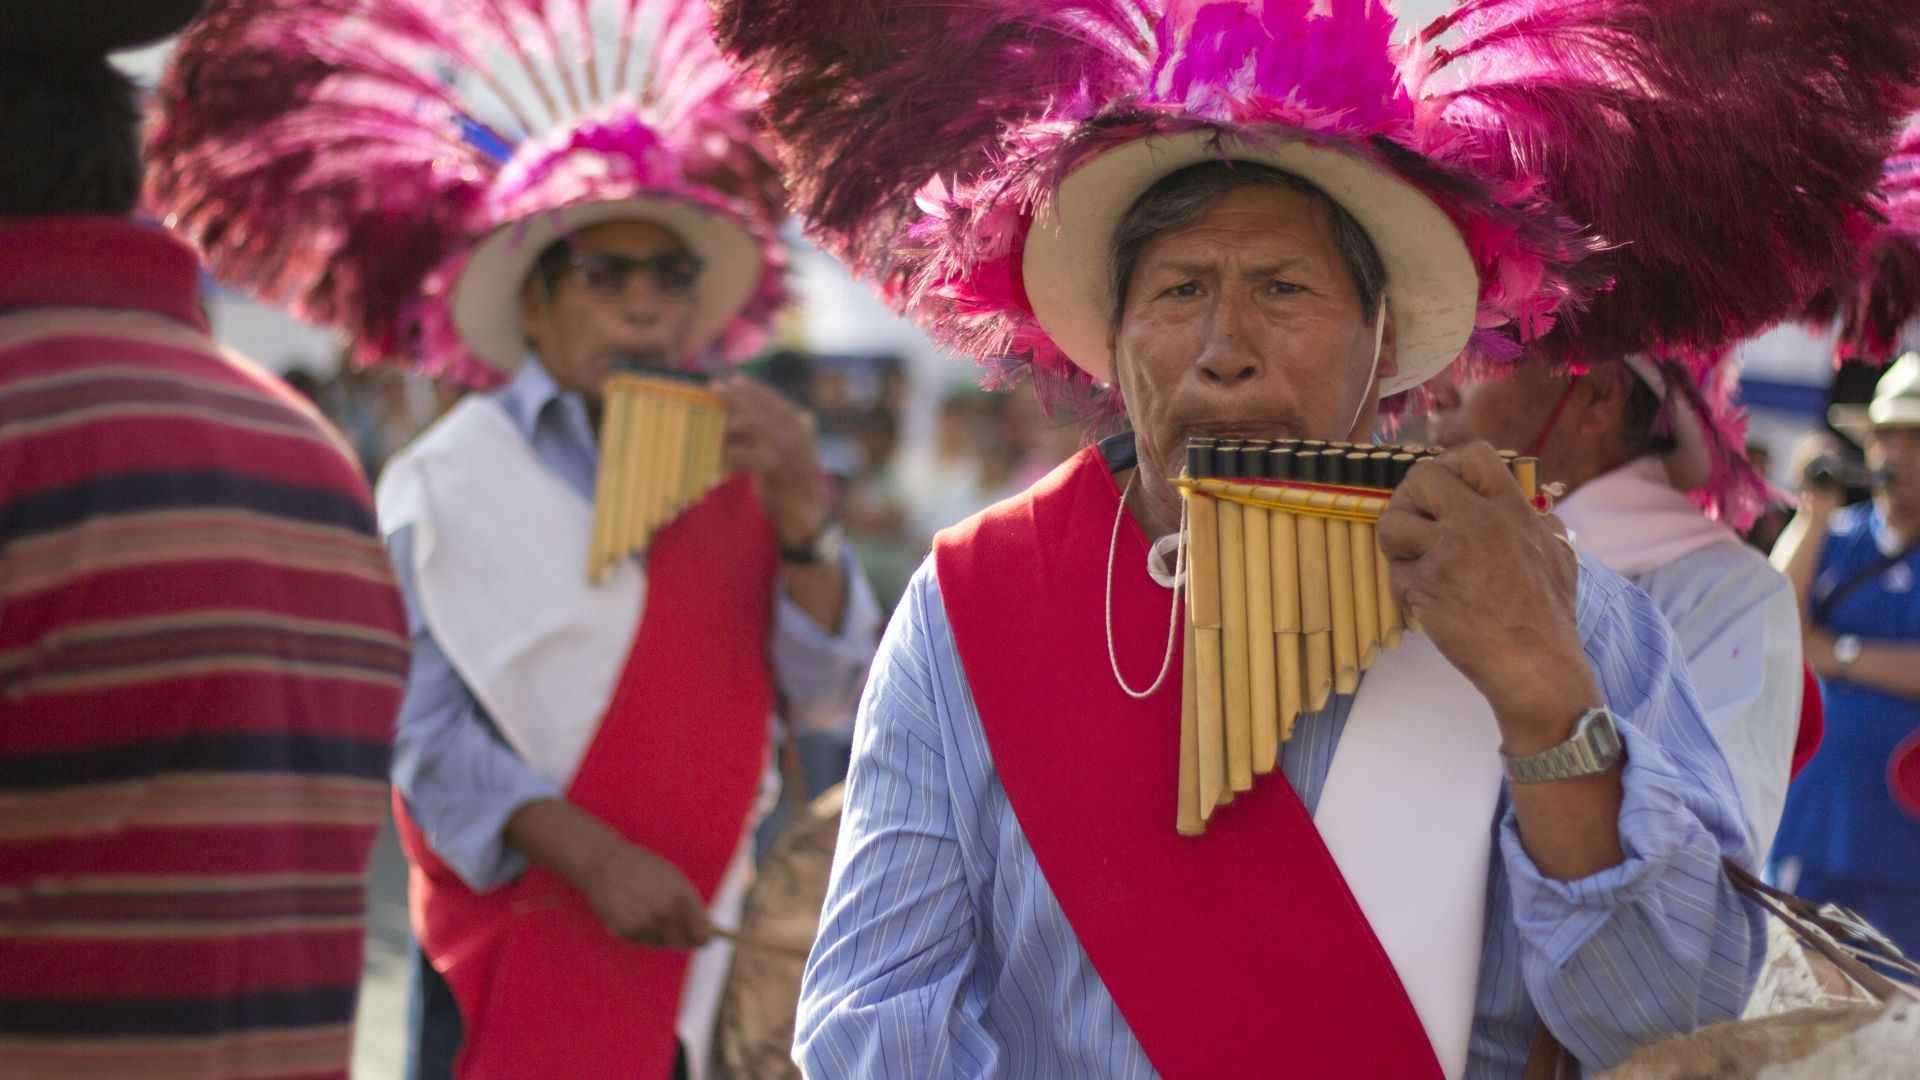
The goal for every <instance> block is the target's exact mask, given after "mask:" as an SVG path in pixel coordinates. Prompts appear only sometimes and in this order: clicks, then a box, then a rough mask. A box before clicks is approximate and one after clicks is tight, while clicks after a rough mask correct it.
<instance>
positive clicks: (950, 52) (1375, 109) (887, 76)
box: [715, 0, 1598, 391]
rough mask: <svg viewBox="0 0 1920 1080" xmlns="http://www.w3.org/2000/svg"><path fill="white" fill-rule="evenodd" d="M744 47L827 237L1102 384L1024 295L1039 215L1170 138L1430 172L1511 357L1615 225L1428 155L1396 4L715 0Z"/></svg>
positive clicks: (904, 303) (940, 305) (991, 365)
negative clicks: (1066, 182) (1584, 220)
mask: <svg viewBox="0 0 1920 1080" xmlns="http://www.w3.org/2000/svg"><path fill="white" fill-rule="evenodd" d="M715 6H716V8H717V9H718V11H719V13H720V17H719V19H718V21H717V22H716V34H717V35H718V36H719V38H720V40H721V44H722V45H723V47H725V48H727V49H728V51H729V52H731V53H732V54H734V55H736V56H738V57H739V58H740V59H741V60H742V61H743V62H744V63H745V64H747V65H748V66H749V67H752V68H754V69H757V70H758V71H759V72H760V73H761V74H762V76H763V77H764V80H765V82H766V84H767V89H768V98H767V103H766V106H765V109H764V111H765V113H766V115H767V117H768V119H769V121H770V123H771V125H772V127H773V128H774V130H775V132H776V133H777V134H778V135H779V136H780V138H781V141H782V148H783V161H784V164H785V166H786V168H787V175H788V178H789V182H790V185H791V187H792V189H793V192H794V198H795V206H796V208H797V209H798V210H799V212H800V213H801V214H802V215H803V216H804V217H805V218H806V219H807V221H808V223H809V225H810V226H811V232H812V235H813V236H814V237H815V239H816V240H818V241H819V242H820V243H821V244H822V245H823V246H825V247H826V248H827V249H828V250H830V251H832V252H834V253H835V254H837V255H839V256H840V257H842V258H843V259H844V260H846V261H847V262H848V263H849V264H850V265H851V266H853V268H854V269H855V270H856V271H857V272H861V273H864V274H867V275H870V276H872V277H874V278H875V279H877V281H878V282H879V285H880V287H881V289H882V292H883V295H885V296H886V297H887V298H888V299H889V300H890V301H891V302H893V303H894V304H895V305H896V306H898V307H899V308H901V309H902V310H904V311H906V312H908V313H909V314H911V315H913V316H915V317H916V319H917V320H918V321H919V322H920V323H921V324H922V325H923V326H924V327H926V328H927V329H928V330H929V331H930V332H931V333H932V334H933V335H934V336H935V338H936V339H938V340H939V341H941V342H942V343H943V344H945V345H947V346H949V347H951V348H953V349H955V350H957V351H959V352H962V353H964V354H967V355H971V356H974V357H977V358H979V359H981V360H982V362H983V363H986V364H987V365H988V371H989V378H990V379H992V378H997V377H1001V376H1004V375H1007V374H1010V373H1017V372H1019V371H1023V370H1029V369H1031V370H1032V372H1033V373H1034V374H1035V375H1036V377H1039V378H1041V379H1042V380H1046V381H1058V380H1064V381H1065V382H1066V383H1067V384H1069V385H1068V386H1067V387H1066V388H1065V389H1067V390H1069V391H1071V390H1078V389H1082V387H1076V386H1074V385H1072V384H1076V383H1078V384H1084V383H1086V381H1087V377H1086V376H1085V375H1083V374H1081V373H1080V372H1078V371H1076V370H1075V367H1074V365H1073V364H1072V362H1071V361H1069V360H1068V358H1067V357H1066V355H1065V354H1064V353H1063V351H1062V350H1061V348H1060V347H1059V345H1057V344H1056V343H1055V342H1054V341H1053V340H1052V339H1051V338H1050V337H1049V336H1048V334H1047V333H1046V332H1045V331H1044V330H1043V329H1042V328H1041V326H1040V325H1039V323H1038V321H1037V320H1036V319H1035V317H1034V315H1033V311H1032V306H1031V305H1030V303H1029V302H1028V300H1027V298H1026V295H1025V287H1024V283H1023V281H1022V258H1023V254H1024V249H1025V245H1026V238H1027V233H1028V230H1029V228H1030V227H1031V225H1032V223H1033V221H1034V219H1035V217H1036V216H1037V215H1038V214H1040V213H1042V212H1043V211H1044V210H1045V208H1046V207H1047V205H1048V202H1049V200H1050V199H1051V198H1052V197H1053V195H1054V193H1055V191H1056V189H1057V187H1058V186H1059V184H1060V183H1061V182H1062V180H1063V179H1064V178H1065V177H1066V176H1067V175H1068V174H1069V173H1071V172H1072V171H1073V170H1074V169H1075V168H1076V167H1078V166H1079V165H1081V164H1083V163H1085V162H1086V161H1088V160H1089V159H1091V158H1092V157H1094V156H1095V155H1097V154H1099V153H1100V152H1101V151H1104V150H1107V149H1111V148H1113V147H1116V146H1119V145H1121V144H1123V143H1127V142H1131V141H1133V140H1136V139H1140V138H1143V137H1147V136H1154V135H1167V134H1175V133H1184V132H1194V131H1200V132H1217V133H1219V134H1220V135H1221V136H1223V137H1226V138H1231V139H1233V140H1234V141H1236V142H1239V143H1242V144H1249V143H1251V144H1259V143H1276V144H1277V143H1282V142H1295V141H1300V140H1306V141H1308V142H1311V143H1312V144H1314V145H1317V146H1323V147H1329V148H1333V149H1337V150H1339V151H1343V152H1345V153H1347V154H1350V155H1353V156H1354V157H1355V158H1358V159H1360V160H1363V161H1366V162H1369V163H1371V164H1373V165H1375V166H1377V167H1378V168H1380V169H1382V170H1386V171H1387V172H1389V173H1391V174H1393V175H1394V176H1396V177H1398V178H1400V179H1401V180H1404V181H1406V182H1407V183H1410V184H1411V185H1412V186H1413V187H1415V188H1417V189H1418V190H1419V191H1420V192H1422V193H1423V194H1425V195H1426V196H1427V197H1428V198H1430V199H1431V200H1432V201H1433V202H1435V203H1437V204H1438V205H1439V206H1440V207H1441V208H1442V209H1443V210H1444V211H1445V212H1446V213H1447V214H1448V215H1449V217H1451V219H1452V220H1453V222H1454V223H1455V224H1456V225H1457V226H1458V228H1459V230H1460V232H1461V233H1462V234H1463V236H1464V238H1465V241H1466V244H1467V247H1468V249H1469V251H1470V253H1471V255H1472V259H1473V263H1474V265H1475V268H1476V269H1477V270H1478V272H1479V278H1480V289H1479V314H1478V318H1477V325H1478V327H1479V330H1478V331H1477V332H1476V333H1475V334H1474V337H1473V348H1474V349H1475V350H1476V351H1483V352H1486V353H1488V354H1490V355H1493V356H1497V357H1510V356H1511V355H1512V354H1513V352H1514V349H1515V346H1514V339H1515V338H1516V337H1530V336H1533V335H1536V334H1539V333H1542V332H1544V331H1545V330H1546V329H1547V328H1549V327H1551V326H1552V325H1553V320H1554V317H1555V315H1556V313H1557V312H1559V311H1560V310H1562V309H1563V308H1564V307H1565V306H1566V305H1567V304H1568V302H1569V301H1570V300H1571V299H1573V298H1574V297H1576V296H1577V295H1579V294H1580V293H1581V292H1583V291H1585V290H1587V289H1589V288H1591V287H1592V286H1593V285H1595V284H1597V282H1596V281H1595V280H1593V279H1591V277H1590V276H1589V275H1588V274H1587V273H1586V272H1585V271H1584V270H1583V268H1582V265H1581V264H1582V260H1583V259H1584V258H1585V257H1586V256H1588V255H1589V254H1590V253H1592V252H1593V251H1594V250H1596V249H1597V246H1598V245H1597V242H1596V241H1595V240H1594V238H1592V237H1590V236H1588V235H1586V234H1585V233H1584V232H1583V231H1582V230H1581V229H1580V228H1579V227H1578V226H1577V225H1576V224H1575V223H1574V222H1573V221H1572V220H1570V219H1568V218H1566V217H1564V216H1562V215H1560V214H1558V213H1557V212H1555V211H1554V210H1553V209H1552V208H1551V207H1549V206H1547V205H1545V204H1544V203H1543V202H1542V201H1541V200H1540V199H1539V198H1538V196H1537V194H1536V193H1535V191H1534V185H1533V184H1532V182H1531V180H1529V179H1524V178H1523V179H1521V180H1519V181H1517V182H1515V181H1510V180H1508V179H1506V178H1500V177H1487V176H1485V175H1481V174H1476V173H1474V172H1471V171H1469V170H1466V169H1461V168H1455V167H1453V166H1451V165H1449V164H1447V163H1446V162H1444V161H1441V160H1439V159H1437V158H1435V157H1433V156H1431V155H1430V154H1428V153H1427V152H1426V151H1427V149H1428V147H1427V146H1426V144H1425V142H1424V136H1423V132H1422V125H1421V123H1420V116H1419V111H1418V108H1417V102H1416V101H1415V100H1414V98H1413V96H1412V94H1411V93H1410V92H1409V88H1408V85H1407V83H1406V81H1405V80H1404V78H1403V76H1402V74H1401V72H1400V70H1399V68H1398V67H1397V50H1396V49H1395V48H1394V46H1393V42H1392V37H1393V33H1394V29H1395V26H1396V21H1395V18H1394V15H1393V12H1392V10H1391V8H1390V7H1389V6H1388V5H1387V4H1385V3H1383V2H1379V0H1352V2H1340V0H1335V2H1333V3H1331V4H1329V3H1316V2H1314V0H1266V2H1264V3H1259V2H1252V0H1231V2H1217V3H1208V2H1202V0H1165V2H1161V0H1064V2H1058V3H1054V2H1049V3H1036V2H1033V0H897V2H892V3H888V2H882V0H716V3H715Z"/></svg>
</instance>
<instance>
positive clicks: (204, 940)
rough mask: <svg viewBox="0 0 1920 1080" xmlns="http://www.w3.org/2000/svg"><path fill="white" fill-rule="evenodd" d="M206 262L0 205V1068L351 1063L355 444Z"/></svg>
mask: <svg viewBox="0 0 1920 1080" xmlns="http://www.w3.org/2000/svg"><path fill="white" fill-rule="evenodd" d="M197 269H198V268H197V265H196V262H195V260H194V258H193V255H192V254H191V252H189V251H188V250H187V249H186V248H185V247H184V246H183V245H181V244H180V243H179V242H178V241H176V240H174V239H173V238H172V237H170V236H168V235H166V234H165V233H161V232H158V231H155V230H150V229H145V228H140V227H137V226H134V225H131V224H129V223H126V222H122V221H115V220H102V219H66V220H47V221H37V222H29V223H26V224H23V225H14V226H8V227H3V228H0V972H4V973H5V975H4V977H3V978H0V1075H5V1076H16V1075H22V1076H39V1075H59V1076H77V1077H90V1076H148V1075H151V1076H167V1077H194V1078H201V1077H206V1078H234V1080H242V1078H250V1077H267V1076H272V1077H344V1076H345V1075H346V1072H347V1066H348V1060H349V1058H350V1054H351V1046H352V1021H353V1010H354V1003H355V991H356V987H357V985H358V983H359V978H360V968H361V948H362V943H363V939H364V936H365V921H366V882H365V875H366V867H367V858H368V854H369V851H370V849H371V846H372V842H373V838H374V834H375V831H376V829H377V828H378V826H379V823H380V821H381V815H382V812H383V808H384V805H385V798H386V792H387V786H386V768H387V756H388V751H389V747H390V744H391V740H392V734H393V721H394V716H395V713H396V712H397V710H398V708H399V704H400V698H401V695H402V693H403V691H404V686H405V677H406V665H407V643H406V638H405V628H404V621H403V614H402V609H401V606H400V599H399V595H398V593H397V592H396V591H395V588H394V583H393V578H392V572H391V568H390V567H389V566H388V564H387V561H386V555H385V552H384V549H383V548H382V546H381V544H380V542H379V539H378V533H377V529H376V527H375V523H374V514H373V509H372V506H371V504H370V501H369V497H368V494H367V490H366V483H365V480H364V478H362V477H361V475H360V474H359V470H358V468H357V466H355V465H354V464H352V458H351V456H350V454H349V453H348V452H347V451H346V449H345V448H344V446H342V445H341V443H340V440H339V438H338V436H337V435H336V434H334V433H333V432H332V430H331V429H330V428H329V427H327V426H326V424H325V423H324V422H323V421H321V420H320V419H319V417H318V416H317V415H315V414H314V412H313V410H312V409H311V408H310V407H309V406H308V405H307V404H306V403H305V402H304V401H303V400H302V399H300V398H299V397H298V396H297V395H295V394H293V393H292V392H291V391H290V390H288V389H287V388H286V387H285V386H284V385H283V384H281V383H280V382H279V380H277V379H275V378H273V377H272V376H271V375H269V374H267V373H265V372H263V371H261V370H259V369H257V368H255V367H254V366H252V365H251V364H248V363H247V362H245V361H243V360H239V359H237V358H234V357H230V356H226V355H223V354H222V353H221V351H220V350H219V349H218V348H217V347H216V346H215V345H214V344H213V342H212V341H211V340H210V338H209V337H208V336H207V333H206V331H205V327H204V325H203V324H201V322H200V318H199V315H198V313H197V312H196V311H195V308H194V292H195V288H196V285H197Z"/></svg>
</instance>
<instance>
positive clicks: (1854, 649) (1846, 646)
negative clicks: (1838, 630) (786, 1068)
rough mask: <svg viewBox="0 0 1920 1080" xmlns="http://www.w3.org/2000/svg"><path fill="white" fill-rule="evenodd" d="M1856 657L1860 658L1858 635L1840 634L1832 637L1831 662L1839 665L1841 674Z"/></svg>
mask: <svg viewBox="0 0 1920 1080" xmlns="http://www.w3.org/2000/svg"><path fill="white" fill-rule="evenodd" d="M1858 659H1860V635H1858V634H1841V635H1840V636H1839V637H1837V638H1834V639H1833V662H1834V663H1836V664H1839V665H1840V671H1841V673H1842V674H1845V673H1846V671H1847V669H1848V668H1851V667H1852V666H1853V662H1854V661H1855V660H1858Z"/></svg>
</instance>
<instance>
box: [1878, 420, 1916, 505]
mask: <svg viewBox="0 0 1920 1080" xmlns="http://www.w3.org/2000/svg"><path fill="white" fill-rule="evenodd" d="M1867 465H1868V466H1869V467H1871V468H1873V469H1877V470H1884V471H1885V472H1886V473H1887V481H1886V487H1885V488H1884V489H1883V490H1884V493H1885V499H1886V501H1887V504H1888V509H1889V510H1890V511H1891V512H1892V513H1894V514H1897V515H1899V516H1901V517H1906V518H1911V517H1914V516H1916V515H1920V427H1883V428H1874V429H1873V430H1872V431H1870V432H1868V433H1867Z"/></svg>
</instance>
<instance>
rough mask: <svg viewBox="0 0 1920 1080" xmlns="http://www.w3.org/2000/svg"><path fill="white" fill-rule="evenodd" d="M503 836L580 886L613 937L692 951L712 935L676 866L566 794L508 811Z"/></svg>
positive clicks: (697, 896) (703, 908)
mask: <svg viewBox="0 0 1920 1080" xmlns="http://www.w3.org/2000/svg"><path fill="white" fill-rule="evenodd" d="M506 838H507V843H509V844H511V845H513V846H514V847H515V848H517V849H518V850H520V851H521V852H523V853H525V854H526V856H527V857H528V858H530V859H532V860H533V861H534V862H537V863H539V864H540V865H541V866H544V867H546V868H547V869H549V870H552V871H553V872H554V873H556V874H559V875H560V876H561V877H563V878H566V879H567V880H568V881H569V882H571V883H572V884H573V887H574V888H576V889H578V890H580V894H581V895H582V896H584V897H586V899H587V903H588V904H590V905H591V906H592V907H593V910H594V913H595V914H597V915H599V916H600V921H601V922H603V923H605V924H606V927H607V931H608V932H609V933H611V934H613V935H614V936H616V937H621V938H625V939H626V940H628V941H631V942H634V943H635V944H639V945H651V946H654V947H655V948H660V949H692V948H696V947H698V946H701V945H705V944H706V943H707V941H708V940H709V939H710V938H712V937H713V923H712V921H711V920H710V919H709V918H708V916H707V906H706V904H705V903H703V902H702V901H701V899H700V893H699V892H698V891H697V890H695V889H694V887H693V883H692V882H690V881H688V880H687V876H686V875H685V874H682V873H681V872H680V868H679V867H677V866H674V865H673V864H672V863H670V862H668V861H666V860H665V859H662V858H661V857H660V856H658V855H655V854H654V853H653V852H651V851H648V850H646V849H645V848H640V847H635V846H634V845H633V844H630V843H628V842H627V839H626V837H624V836H621V835H620V833H619V832H617V831H615V830H614V828H613V827H612V826H610V825H608V824H607V823H606V822H604V821H601V820H600V819H599V818H597V817H594V816H593V815H592V814H589V813H587V812H586V811H585V810H582V809H580V808H579V807H577V806H575V805H573V804H572V803H570V802H567V801H566V800H565V799H536V800H534V801H533V802H530V803H527V804H526V805H525V806H522V807H521V808H520V809H518V810H516V811H514V813H513V816H512V817H511V818H508V819H507V829H506Z"/></svg>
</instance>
